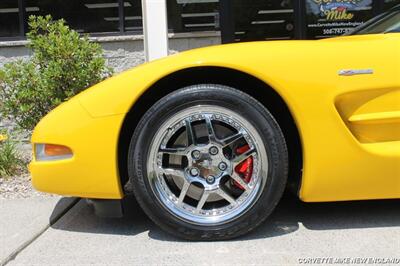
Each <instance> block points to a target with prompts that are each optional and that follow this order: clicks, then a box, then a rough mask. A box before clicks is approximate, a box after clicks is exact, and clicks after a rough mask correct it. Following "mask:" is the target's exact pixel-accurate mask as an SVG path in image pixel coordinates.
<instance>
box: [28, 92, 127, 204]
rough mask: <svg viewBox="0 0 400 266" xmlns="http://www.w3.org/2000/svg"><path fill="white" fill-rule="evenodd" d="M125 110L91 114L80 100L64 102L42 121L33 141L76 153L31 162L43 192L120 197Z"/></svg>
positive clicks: (99, 197)
mask: <svg viewBox="0 0 400 266" xmlns="http://www.w3.org/2000/svg"><path fill="white" fill-rule="evenodd" d="M123 119H124V114H120V115H110V116H105V117H100V118H94V117H92V116H91V115H90V114H89V113H88V112H87V111H86V110H85V108H84V107H83V106H82V105H81V104H80V102H79V100H78V99H76V98H74V99H72V100H70V101H69V102H67V103H64V104H62V105H61V106H59V107H58V108H56V109H55V110H53V111H52V112H51V113H50V114H48V115H47V116H46V117H45V118H43V119H42V121H40V123H39V124H38V125H37V127H36V128H35V130H34V133H33V135H32V143H33V145H34V144H37V143H47V144H57V145H64V146H67V147H69V148H70V149H71V150H72V151H73V157H72V158H70V159H64V160H54V161H37V160H36V158H34V159H33V161H32V162H31V164H30V165H29V170H30V172H31V174H32V183H33V186H34V187H35V188H36V189H37V190H39V191H43V192H49V193H54V194H60V195H68V196H77V197H84V198H97V199H121V198H123V192H122V189H121V184H120V178H119V174H118V163H117V162H118V155H117V147H118V138H119V131H120V128H121V125H122V122H123Z"/></svg>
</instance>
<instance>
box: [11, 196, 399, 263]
mask: <svg viewBox="0 0 400 266" xmlns="http://www.w3.org/2000/svg"><path fill="white" fill-rule="evenodd" d="M129 203H130V204H129V208H128V213H127V215H126V216H125V217H124V218H121V219H104V218H99V217H96V216H95V215H94V213H93V210H92V208H91V207H90V206H89V205H87V203H86V201H84V200H80V201H79V202H78V203H77V204H76V205H75V206H74V207H72V209H71V210H70V211H68V212H67V213H66V214H65V215H64V216H62V217H61V218H60V219H58V220H57V222H55V223H54V224H53V225H51V226H50V227H49V228H48V229H47V230H45V231H44V232H43V233H42V234H41V235H40V236H38V237H37V238H36V239H35V240H34V241H32V243H30V244H29V245H28V246H27V247H25V248H24V249H22V250H21V251H20V252H19V253H18V254H16V256H15V258H14V259H13V260H11V261H10V262H9V263H8V264H7V265H49V264H51V265H88V264H94V265H271V264H318V263H317V262H318V261H317V260H318V259H320V261H319V262H323V261H321V259H324V260H329V259H331V261H330V262H335V264H348V263H350V264H364V263H360V262H363V261H362V259H369V260H370V262H372V261H374V262H377V264H380V263H385V264H386V265H388V264H400V200H383V201H362V202H339V203H303V202H301V201H299V200H297V199H296V198H294V197H291V196H285V198H284V199H283V201H282V202H281V203H280V204H279V205H278V207H277V209H276V211H275V212H274V213H273V214H272V216H271V217H270V218H269V220H268V221H267V222H265V223H264V224H263V225H262V226H261V227H259V228H258V229H257V230H256V231H254V232H252V233H251V234H249V235H247V236H244V237H241V238H239V239H236V240H232V241H221V242H187V241H182V240H180V239H176V238H174V237H172V236H170V235H168V234H166V233H164V232H163V231H161V230H160V229H159V228H158V227H157V226H155V225H154V224H153V223H152V222H151V221H150V220H149V219H148V218H147V217H146V216H145V214H144V213H143V212H142V211H141V210H140V208H139V207H138V206H137V204H136V203H135V202H134V201H130V202H129ZM346 262H347V263H346ZM390 262H391V263H390Z"/></svg>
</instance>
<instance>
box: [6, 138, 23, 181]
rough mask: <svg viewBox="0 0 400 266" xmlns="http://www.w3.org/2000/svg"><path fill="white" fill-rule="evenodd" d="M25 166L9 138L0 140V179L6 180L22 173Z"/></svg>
mask: <svg viewBox="0 0 400 266" xmlns="http://www.w3.org/2000/svg"><path fill="white" fill-rule="evenodd" d="M24 167H25V164H24V162H23V160H22V159H21V156H20V154H19V153H18V151H17V147H16V143H15V142H14V141H13V140H12V139H11V138H1V139H0V177H2V178H6V177H9V176H13V175H16V174H18V173H20V172H21V171H23V168H24Z"/></svg>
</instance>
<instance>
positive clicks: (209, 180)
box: [206, 175, 215, 184]
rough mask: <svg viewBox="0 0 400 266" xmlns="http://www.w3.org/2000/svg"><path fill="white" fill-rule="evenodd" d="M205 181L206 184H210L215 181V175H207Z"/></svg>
mask: <svg viewBox="0 0 400 266" xmlns="http://www.w3.org/2000/svg"><path fill="white" fill-rule="evenodd" d="M206 181H207V183H208V184H212V183H214V182H215V177H214V176H212V175H209V176H207V178H206Z"/></svg>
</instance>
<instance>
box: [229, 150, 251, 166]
mask: <svg viewBox="0 0 400 266" xmlns="http://www.w3.org/2000/svg"><path fill="white" fill-rule="evenodd" d="M255 154H256V150H255V149H249V150H248V151H246V152H244V153H242V154H240V155H238V156H236V157H235V158H233V160H232V163H233V165H234V167H236V166H237V165H238V164H240V163H241V162H243V161H244V160H246V159H247V158H249V157H250V156H253V155H255Z"/></svg>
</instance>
